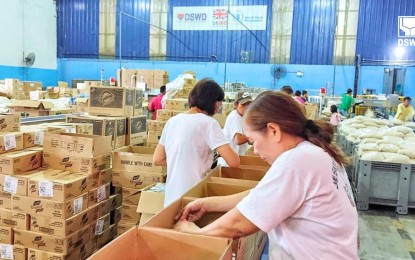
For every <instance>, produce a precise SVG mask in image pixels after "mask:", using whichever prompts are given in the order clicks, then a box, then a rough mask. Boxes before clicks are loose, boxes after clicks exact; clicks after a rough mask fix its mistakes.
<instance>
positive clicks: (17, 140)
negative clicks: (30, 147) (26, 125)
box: [0, 132, 23, 154]
mask: <svg viewBox="0 0 415 260" xmlns="http://www.w3.org/2000/svg"><path fill="white" fill-rule="evenodd" d="M19 150H23V134H22V133H17V132H10V133H8V132H1V133H0V154H1V153H5V152H14V151H19Z"/></svg>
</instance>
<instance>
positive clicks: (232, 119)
mask: <svg viewBox="0 0 415 260" xmlns="http://www.w3.org/2000/svg"><path fill="white" fill-rule="evenodd" d="M242 122H243V121H242V116H241V115H240V114H239V113H238V111H236V110H233V111H232V112H231V113H229V115H228V117H227V118H226V122H225V127H224V128H223V133H224V134H225V137H226V140H228V142H229V145H230V146H231V147H232V150H234V151H235V153H237V154H240V155H244V154H246V150H247V149H248V143H245V144H242V145H237V144H236V143H235V139H234V137H235V135H236V134H243V129H242ZM218 164H220V165H224V166H228V164H227V163H226V162H225V160H224V159H223V158H222V157H221V158H219V159H218Z"/></svg>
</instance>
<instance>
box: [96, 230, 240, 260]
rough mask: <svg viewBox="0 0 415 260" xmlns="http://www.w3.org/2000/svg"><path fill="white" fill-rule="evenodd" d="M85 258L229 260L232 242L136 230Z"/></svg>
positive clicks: (183, 234) (157, 231)
mask: <svg viewBox="0 0 415 260" xmlns="http://www.w3.org/2000/svg"><path fill="white" fill-rule="evenodd" d="M88 259H90V260H98V259H99V260H106V259H108V260H109V259H125V260H127V259H232V250H231V241H230V240H228V239H225V238H217V237H207V236H199V235H192V234H185V233H179V232H176V231H174V230H163V229H159V228H144V227H141V228H139V227H137V228H132V229H130V230H129V231H127V232H126V233H124V234H123V235H121V236H119V237H118V238H116V239H115V240H114V241H112V242H111V243H110V244H108V245H107V246H105V247H103V248H102V249H101V250H99V251H98V252H96V253H95V254H93V255H92V256H91V257H90V258H88Z"/></svg>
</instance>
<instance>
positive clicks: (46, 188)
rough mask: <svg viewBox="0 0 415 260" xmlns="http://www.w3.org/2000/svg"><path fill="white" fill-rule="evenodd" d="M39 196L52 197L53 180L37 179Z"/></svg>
mask: <svg viewBox="0 0 415 260" xmlns="http://www.w3.org/2000/svg"><path fill="white" fill-rule="evenodd" d="M39 196H41V197H53V182H51V181H39Z"/></svg>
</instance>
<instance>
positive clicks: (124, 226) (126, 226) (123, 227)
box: [117, 220, 136, 235]
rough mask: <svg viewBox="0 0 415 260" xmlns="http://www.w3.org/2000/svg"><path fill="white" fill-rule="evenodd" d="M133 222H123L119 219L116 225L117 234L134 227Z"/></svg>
mask: <svg viewBox="0 0 415 260" xmlns="http://www.w3.org/2000/svg"><path fill="white" fill-rule="evenodd" d="M135 226H136V225H135V224H132V223H129V222H124V221H122V220H121V221H120V222H118V227H117V234H118V235H121V234H124V233H125V232H127V231H128V230H129V229H131V228H133V227H135Z"/></svg>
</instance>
